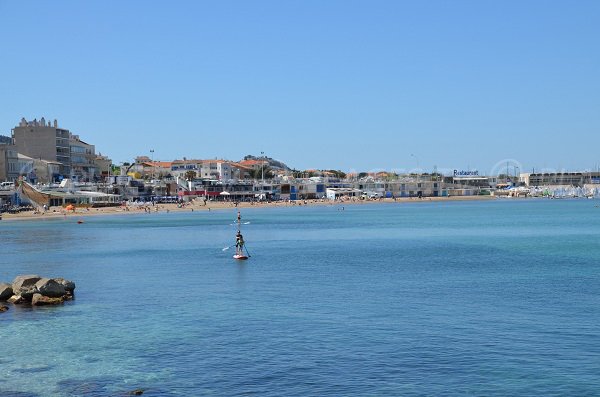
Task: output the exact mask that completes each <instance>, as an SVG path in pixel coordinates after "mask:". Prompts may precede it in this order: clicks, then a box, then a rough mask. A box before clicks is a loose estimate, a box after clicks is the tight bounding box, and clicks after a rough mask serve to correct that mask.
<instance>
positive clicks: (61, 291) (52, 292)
mask: <svg viewBox="0 0 600 397" xmlns="http://www.w3.org/2000/svg"><path fill="white" fill-rule="evenodd" d="M74 291H75V283H74V282H72V281H70V280H66V279H64V278H47V277H41V276H38V275H35V274H27V275H20V276H17V277H15V279H14V280H13V282H12V283H10V284H9V283H0V302H8V303H12V304H15V305H19V304H30V305H32V306H44V305H60V304H62V303H63V302H65V301H68V300H72V299H73V297H74ZM7 310H8V306H5V305H0V313H1V312H5V311H7Z"/></svg>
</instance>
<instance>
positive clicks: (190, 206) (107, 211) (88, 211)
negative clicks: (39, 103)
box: [2, 196, 496, 221]
mask: <svg viewBox="0 0 600 397" xmlns="http://www.w3.org/2000/svg"><path fill="white" fill-rule="evenodd" d="M494 199H496V197H493V196H455V197H425V198H422V199H418V198H397V199H395V200H394V199H390V198H386V199H375V200H358V199H356V200H351V199H350V200H343V201H330V200H327V199H322V200H296V201H291V202H289V201H272V202H240V203H237V204H236V203H234V202H227V201H225V202H224V201H209V202H207V203H206V205H205V204H204V201H201V200H194V201H191V202H188V203H185V204H183V205H181V204H155V205H151V204H148V203H145V204H144V205H136V204H130V205H126V206H118V207H102V208H76V209H75V211H66V210H65V208H63V207H50V208H49V209H48V210H47V211H45V212H43V211H24V212H19V213H16V214H9V213H3V214H2V220H7V221H11V220H32V219H54V218H61V217H62V218H82V219H83V218H85V217H88V216H98V215H128V214H144V213H145V214H154V213H161V212H162V213H164V212H166V213H169V212H194V211H218V210H225V209H232V208H271V207H293V206H315V205H320V206H324V205H327V206H348V205H364V204H381V205H395V204H411V203H412V204H418V203H428V202H433V201H435V202H448V201H474V200H477V201H480V200H494Z"/></svg>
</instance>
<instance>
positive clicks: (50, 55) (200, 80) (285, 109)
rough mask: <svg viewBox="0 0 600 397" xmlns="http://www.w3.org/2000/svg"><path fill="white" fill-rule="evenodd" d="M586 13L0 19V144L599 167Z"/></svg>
mask: <svg viewBox="0 0 600 397" xmlns="http://www.w3.org/2000/svg"><path fill="white" fill-rule="evenodd" d="M598 21H600V1H596V0H594V1H584V0H578V1H547V0H543V1H533V0H531V1H528V0H526V1H522V0H519V1H491V0H476V1H475V0H474V1H416V0H415V1H400V0H393V1H366V0H365V1H349V0H343V1H333V0H328V1H323V0H315V1H310V0H302V1H293V0H289V1H286V0H277V1H211V2H208V1H162V2H159V1H120V0H119V1H117V0H113V1H107V0H102V1H100V0H98V1H79V0H73V1H62V0H53V1H23V0H19V1H17V0H15V1H3V0H0V37H1V39H0V50H1V52H0V56H1V62H0V76H1V77H0V91H1V95H0V134H4V135H7V134H10V129H11V128H13V127H14V126H15V125H16V124H17V123H18V121H19V120H20V118H21V117H25V118H27V119H28V120H30V119H33V118H38V119H39V118H40V117H41V116H45V118H46V119H54V118H56V119H58V121H59V124H60V125H61V126H62V127H64V128H67V129H70V130H71V131H72V132H74V133H78V134H80V135H81V137H82V139H84V140H86V141H88V142H90V143H93V144H95V145H96V150H97V151H99V152H102V153H103V154H107V155H109V156H110V157H111V158H112V159H113V161H114V162H123V161H131V160H132V159H133V158H134V157H135V156H137V155H148V156H149V155H150V149H154V151H155V152H154V157H155V159H160V160H173V159H176V158H182V157H187V158H214V157H219V158H227V159H232V160H239V159H241V158H242V157H243V156H244V155H246V154H255V155H257V154H260V152H264V153H265V154H266V155H268V156H270V157H273V158H276V159H279V160H282V161H285V162H286V163H288V165H290V166H291V167H295V168H298V169H306V168H321V169H330V168H331V169H341V170H344V171H351V170H359V171H368V170H376V169H387V170H390V169H392V170H409V169H415V168H416V167H417V166H418V167H419V168H421V169H422V170H423V171H431V170H432V168H433V166H434V165H437V166H438V168H439V169H454V168H458V169H467V168H470V169H479V170H480V171H481V172H482V173H490V172H492V171H493V170H495V169H496V168H499V167H500V168H501V167H506V162H507V160H508V161H510V164H511V167H513V168H514V167H516V166H518V167H519V168H520V169H521V170H523V169H524V170H527V171H531V169H532V168H533V167H535V168H536V169H537V170H540V169H544V168H545V169H571V170H573V169H595V168H596V167H597V166H598V164H600V151H599V148H600V23H599V22H598Z"/></svg>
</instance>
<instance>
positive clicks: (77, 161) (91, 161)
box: [69, 134, 97, 182]
mask: <svg viewBox="0 0 600 397" xmlns="http://www.w3.org/2000/svg"><path fill="white" fill-rule="evenodd" d="M69 149H70V153H71V177H72V178H76V179H79V180H82V181H88V182H89V181H93V180H94V179H95V177H96V175H97V170H96V163H95V160H96V150H95V147H94V145H90V144H89V143H87V142H84V141H82V140H81V139H80V138H79V135H72V134H71V136H70V138H69Z"/></svg>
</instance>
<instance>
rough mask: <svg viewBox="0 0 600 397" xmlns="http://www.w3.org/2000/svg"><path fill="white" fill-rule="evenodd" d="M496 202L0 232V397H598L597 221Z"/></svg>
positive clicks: (574, 209)
mask: <svg viewBox="0 0 600 397" xmlns="http://www.w3.org/2000/svg"><path fill="white" fill-rule="evenodd" d="M598 204H599V202H598V201H594V200H578V201H577V200H537V201H535V200H531V201H530V200H517V201H511V200H497V201H484V202H448V203H414V204H382V205H357V206H345V208H344V210H342V207H341V206H324V207H293V208H272V209H258V208H257V209H254V208H253V209H244V210H242V216H243V218H244V219H243V220H244V221H250V224H249V225H247V226H244V236H245V238H246V241H247V244H248V249H249V251H250V254H251V255H252V257H251V259H250V260H249V261H247V262H235V261H234V260H232V259H231V255H232V254H233V252H232V250H229V251H225V252H223V251H222V250H221V249H222V248H223V247H225V246H227V245H230V244H232V243H233V242H234V234H235V227H234V226H231V225H230V224H231V223H232V221H233V220H234V219H235V210H233V209H231V210H226V211H220V212H219V211H212V212H200V211H195V212H193V213H191V212H190V213H170V214H140V215H128V216H102V217H89V218H86V219H85V223H84V224H82V225H77V224H76V223H75V219H69V220H67V221H65V220H63V219H57V220H48V221H21V222H14V221H1V222H0V249H1V259H0V260H1V266H0V280H2V281H11V280H12V279H13V278H14V276H15V275H17V274H26V273H38V274H40V275H45V276H62V277H65V278H68V279H72V280H74V281H75V282H76V283H77V290H76V300H75V301H73V302H69V303H67V304H65V305H64V306H61V307H52V308H33V309H32V308H27V307H17V306H11V308H10V310H9V311H8V312H6V313H0V345H1V346H2V347H1V354H0V396H2V397H10V396H19V397H24V396H31V397H34V396H57V397H58V396H60V397H63V396H122V395H123V394H124V393H127V392H128V391H131V390H134V389H138V388H141V389H145V393H144V396H241V395H244V396H251V395H260V396H309V395H314V396H349V395H354V396H433V395H436V396H437V395H444V396H507V395H520V396H526V395H531V396H570V395H572V396H575V395H577V396H584V395H585V396H594V395H600V208H598V207H597V205H598Z"/></svg>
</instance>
